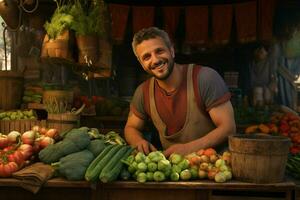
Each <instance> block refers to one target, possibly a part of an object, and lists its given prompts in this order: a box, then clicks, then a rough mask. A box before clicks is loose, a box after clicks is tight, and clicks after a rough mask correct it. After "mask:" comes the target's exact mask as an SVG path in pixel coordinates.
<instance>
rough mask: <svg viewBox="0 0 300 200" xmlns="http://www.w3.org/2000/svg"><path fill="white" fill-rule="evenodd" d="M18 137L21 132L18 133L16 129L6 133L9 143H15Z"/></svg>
mask: <svg viewBox="0 0 300 200" xmlns="http://www.w3.org/2000/svg"><path fill="white" fill-rule="evenodd" d="M20 137H21V133H19V132H18V131H11V132H10V133H9V134H8V135H7V138H8V141H9V142H10V143H17V142H18V140H19V138H20Z"/></svg>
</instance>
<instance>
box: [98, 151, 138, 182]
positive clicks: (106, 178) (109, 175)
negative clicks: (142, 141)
mask: <svg viewBox="0 0 300 200" xmlns="http://www.w3.org/2000/svg"><path fill="white" fill-rule="evenodd" d="M133 150H134V149H133V148H132V147H129V148H126V152H125V153H124V154H123V155H122V156H120V157H119V155H118V156H115V157H114V158H113V159H112V160H114V161H113V162H114V164H113V165H114V166H113V168H110V169H109V168H107V169H105V171H104V170H103V171H102V172H101V174H100V176H99V179H100V180H101V181H102V182H103V183H107V182H111V181H114V180H116V179H117V178H118V176H119V174H120V172H121V170H122V168H123V165H124V163H123V162H122V160H124V159H126V158H127V157H128V156H129V155H130V154H131V153H132V151H133Z"/></svg>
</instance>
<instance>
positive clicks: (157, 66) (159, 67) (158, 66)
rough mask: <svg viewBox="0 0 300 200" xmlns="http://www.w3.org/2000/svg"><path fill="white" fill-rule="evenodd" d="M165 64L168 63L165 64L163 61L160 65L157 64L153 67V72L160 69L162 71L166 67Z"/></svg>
mask: <svg viewBox="0 0 300 200" xmlns="http://www.w3.org/2000/svg"><path fill="white" fill-rule="evenodd" d="M165 63H166V62H163V61H162V62H160V63H157V64H155V65H153V66H152V67H151V70H155V69H158V70H160V69H162V68H163V67H164V65H165Z"/></svg>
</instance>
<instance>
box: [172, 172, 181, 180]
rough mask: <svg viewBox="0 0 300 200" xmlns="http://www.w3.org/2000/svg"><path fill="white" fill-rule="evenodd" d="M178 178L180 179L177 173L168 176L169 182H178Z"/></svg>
mask: <svg viewBox="0 0 300 200" xmlns="http://www.w3.org/2000/svg"><path fill="white" fill-rule="evenodd" d="M179 178H180V176H179V174H178V173H177V172H172V173H171V174H170V179H171V181H179Z"/></svg>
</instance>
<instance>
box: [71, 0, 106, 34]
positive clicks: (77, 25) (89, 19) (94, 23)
mask: <svg viewBox="0 0 300 200" xmlns="http://www.w3.org/2000/svg"><path fill="white" fill-rule="evenodd" d="M100 9H101V7H100V3H99V2H98V1H92V2H91V3H88V1H85V0H75V3H74V5H73V6H72V8H71V10H70V14H71V15H72V16H73V18H74V19H76V20H74V21H73V23H72V24H71V29H72V30H74V31H75V33H76V35H81V36H83V35H98V36H99V35H101V34H103V20H102V18H101V15H100Z"/></svg>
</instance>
